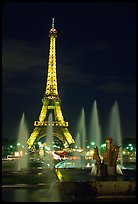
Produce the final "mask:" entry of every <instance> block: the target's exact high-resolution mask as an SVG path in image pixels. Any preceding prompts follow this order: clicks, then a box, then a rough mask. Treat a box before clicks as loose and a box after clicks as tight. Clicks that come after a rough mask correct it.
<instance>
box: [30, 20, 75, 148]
mask: <svg viewBox="0 0 138 204" xmlns="http://www.w3.org/2000/svg"><path fill="white" fill-rule="evenodd" d="M49 37H50V50H49V62H48V75H47V84H46V90H45V94H44V97H43V99H42V103H43V105H42V109H41V112H40V115H39V120H38V121H34V130H33V132H32V134H31V135H30V137H29V139H28V141H27V144H28V148H29V149H31V148H33V147H35V145H36V142H37V141H38V140H39V139H40V138H42V137H44V136H46V134H47V133H46V132H47V131H46V128H47V126H48V125H52V126H53V135H54V136H56V137H57V138H59V140H60V141H61V142H62V143H63V145H64V147H65V148H67V147H69V145H70V144H72V143H74V139H73V138H72V136H71V134H70V132H69V130H68V122H65V121H64V117H63V115H62V111H61V106H60V104H61V100H60V98H59V94H58V88H57V76H56V38H57V31H56V29H55V28H54V18H52V29H50V31H49ZM51 111H52V113H53V116H54V117H53V120H52V124H50V123H49V122H48V120H47V119H48V114H49V113H50V112H51Z"/></svg>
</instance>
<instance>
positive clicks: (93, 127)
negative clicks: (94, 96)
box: [89, 100, 102, 147]
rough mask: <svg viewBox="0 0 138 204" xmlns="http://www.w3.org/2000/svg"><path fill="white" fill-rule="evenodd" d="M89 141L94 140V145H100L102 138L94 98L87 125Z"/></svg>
mask: <svg viewBox="0 0 138 204" xmlns="http://www.w3.org/2000/svg"><path fill="white" fill-rule="evenodd" d="M89 134H90V137H89V138H90V141H91V142H92V141H93V142H95V146H97V147H100V145H101V142H102V138H101V127H100V123H99V117H98V110H97V103H96V100H95V101H94V103H93V107H92V112H91V118H90V127H89Z"/></svg>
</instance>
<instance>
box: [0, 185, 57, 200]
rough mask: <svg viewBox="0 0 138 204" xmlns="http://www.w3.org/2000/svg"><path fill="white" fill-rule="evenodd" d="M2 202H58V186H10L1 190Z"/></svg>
mask: <svg viewBox="0 0 138 204" xmlns="http://www.w3.org/2000/svg"><path fill="white" fill-rule="evenodd" d="M2 201H3V202H33V201H34V202H60V197H59V193H58V187H57V186H55V185H53V184H52V185H51V186H50V187H49V189H45V188H33V189H31V188H20V189H17V188H16V189H15V188H12V189H10V190H7V189H4V190H2Z"/></svg>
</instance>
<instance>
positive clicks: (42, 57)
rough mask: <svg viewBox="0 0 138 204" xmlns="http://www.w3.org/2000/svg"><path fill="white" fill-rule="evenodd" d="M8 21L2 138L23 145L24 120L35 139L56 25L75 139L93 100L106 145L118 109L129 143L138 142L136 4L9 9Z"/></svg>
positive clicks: (63, 94) (61, 87)
mask: <svg viewBox="0 0 138 204" xmlns="http://www.w3.org/2000/svg"><path fill="white" fill-rule="evenodd" d="M2 17H3V19H2V138H17V135H18V129H19V124H20V120H21V117H22V114H23V112H24V113H25V119H26V123H27V127H28V131H29V134H31V132H32V131H33V128H34V126H33V123H34V120H38V118H39V114H40V111H41V107H42V98H43V95H44V92H45V86H46V80H47V68H48V54H49V30H50V29H51V27H52V25H51V24H52V18H55V28H56V29H57V32H58V37H57V41H56V54H57V79H58V91H59V95H60V98H61V108H62V112H63V116H64V118H65V121H68V122H69V130H70V132H71V133H72V135H73V137H74V138H75V137H76V127H77V124H78V119H79V116H80V111H81V108H82V107H83V108H84V111H85V116H86V124H87V125H88V124H89V122H90V115H91V110H92V106H93V102H94V100H96V102H97V108H98V113H99V121H100V124H101V128H102V132H103V133H102V134H103V137H106V136H107V135H106V134H107V133H106V132H107V131H106V130H107V128H108V118H109V113H110V111H111V108H112V106H113V104H114V102H115V101H117V102H118V107H119V113H120V120H121V131H122V137H123V138H135V137H136V3H133V2H132V3H130V2H128V3H101V2H98V3H55V2H53V3H33V2H32V3H27V2H26V3H4V4H3V6H2ZM108 136H109V135H108Z"/></svg>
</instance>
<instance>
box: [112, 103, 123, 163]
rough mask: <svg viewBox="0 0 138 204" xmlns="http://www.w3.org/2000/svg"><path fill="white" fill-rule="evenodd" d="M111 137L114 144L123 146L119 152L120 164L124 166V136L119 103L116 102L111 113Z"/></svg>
mask: <svg viewBox="0 0 138 204" xmlns="http://www.w3.org/2000/svg"><path fill="white" fill-rule="evenodd" d="M108 135H110V137H111V138H112V139H113V140H114V143H115V144H116V145H121V147H120V151H119V158H121V159H120V164H121V165H122V164H123V160H122V136H121V125H120V116H119V108H118V103H117V101H115V103H114V105H113V107H112V109H111V112H110V118H109V134H108Z"/></svg>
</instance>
